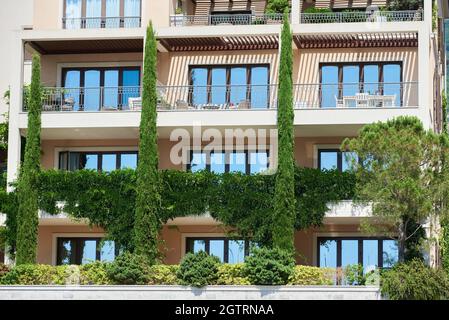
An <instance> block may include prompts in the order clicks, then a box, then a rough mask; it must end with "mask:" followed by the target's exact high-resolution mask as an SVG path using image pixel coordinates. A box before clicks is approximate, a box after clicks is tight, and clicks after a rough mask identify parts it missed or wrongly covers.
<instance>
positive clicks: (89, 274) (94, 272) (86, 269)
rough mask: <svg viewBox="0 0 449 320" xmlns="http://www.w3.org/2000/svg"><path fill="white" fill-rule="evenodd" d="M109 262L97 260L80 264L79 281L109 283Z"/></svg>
mask: <svg viewBox="0 0 449 320" xmlns="http://www.w3.org/2000/svg"><path fill="white" fill-rule="evenodd" d="M108 265H109V263H104V262H101V261H95V262H92V263H88V264H84V265H81V266H79V272H80V278H79V283H80V284H82V285H108V284H111V283H112V282H111V281H110V280H109V277H108V273H107V268H108Z"/></svg>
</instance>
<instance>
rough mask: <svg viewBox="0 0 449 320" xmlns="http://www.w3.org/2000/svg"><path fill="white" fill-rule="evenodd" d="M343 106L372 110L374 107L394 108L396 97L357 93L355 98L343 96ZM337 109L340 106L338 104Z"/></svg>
mask: <svg viewBox="0 0 449 320" xmlns="http://www.w3.org/2000/svg"><path fill="white" fill-rule="evenodd" d="M342 100H343V104H342V106H340V107H343V108H348V107H350V106H351V105H355V106H356V107H358V108H372V107H384V106H389V107H394V106H395V101H396V95H382V94H378V93H377V94H369V93H363V92H362V93H356V94H355V95H354V96H343V99H342ZM337 107H339V106H338V104H337Z"/></svg>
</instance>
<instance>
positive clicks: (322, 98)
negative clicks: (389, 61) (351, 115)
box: [293, 82, 419, 109]
mask: <svg viewBox="0 0 449 320" xmlns="http://www.w3.org/2000/svg"><path fill="white" fill-rule="evenodd" d="M293 101H294V107H295V109H325V108H339V109H341V108H395V107H417V106H418V105H419V101H418V82H395V83H387V82H385V83H338V84H297V85H295V86H294V91H293Z"/></svg>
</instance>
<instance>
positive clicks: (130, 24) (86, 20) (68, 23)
mask: <svg viewBox="0 0 449 320" xmlns="http://www.w3.org/2000/svg"><path fill="white" fill-rule="evenodd" d="M141 20H142V19H141V17H93V18H91V17H83V18H62V27H63V28H64V29H104V28H140V26H141Z"/></svg>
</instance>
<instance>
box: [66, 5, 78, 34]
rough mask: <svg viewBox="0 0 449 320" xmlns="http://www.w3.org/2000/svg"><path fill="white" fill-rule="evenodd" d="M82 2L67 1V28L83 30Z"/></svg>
mask: <svg viewBox="0 0 449 320" xmlns="http://www.w3.org/2000/svg"><path fill="white" fill-rule="evenodd" d="M81 13H82V0H66V5H65V18H66V20H65V28H66V29H80V28H81Z"/></svg>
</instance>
